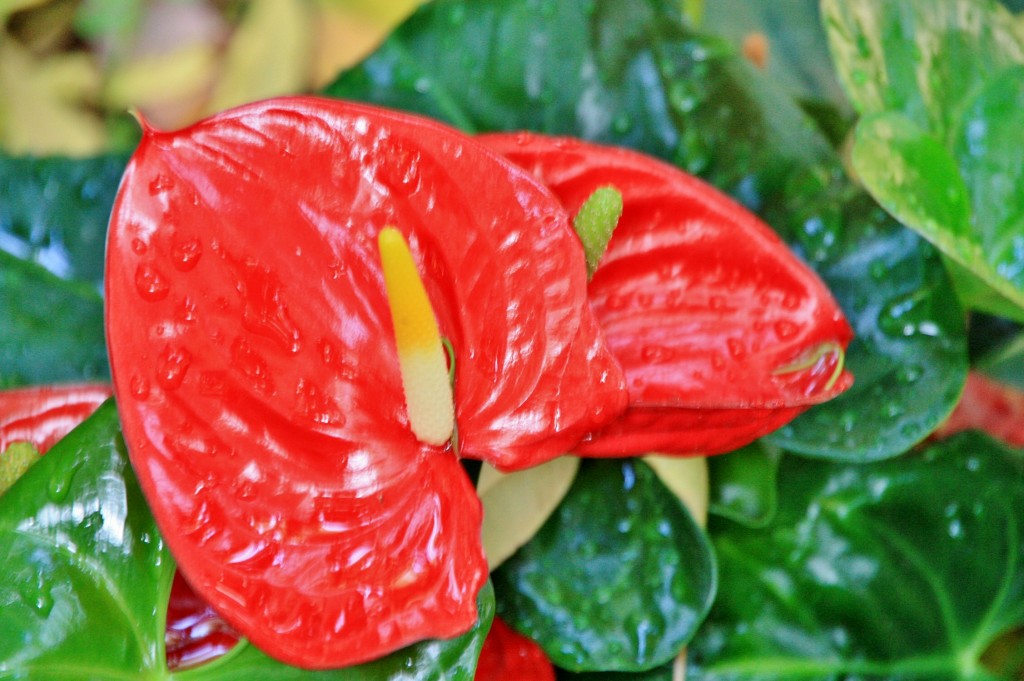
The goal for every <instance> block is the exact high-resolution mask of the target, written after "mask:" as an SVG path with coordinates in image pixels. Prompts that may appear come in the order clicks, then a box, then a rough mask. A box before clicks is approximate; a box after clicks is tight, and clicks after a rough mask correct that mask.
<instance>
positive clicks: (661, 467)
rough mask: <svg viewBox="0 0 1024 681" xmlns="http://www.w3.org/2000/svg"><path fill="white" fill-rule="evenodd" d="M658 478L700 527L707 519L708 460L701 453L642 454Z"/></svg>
mask: <svg viewBox="0 0 1024 681" xmlns="http://www.w3.org/2000/svg"><path fill="white" fill-rule="evenodd" d="M643 460H644V462H645V463H646V464H647V465H648V466H650V467H651V468H653V469H654V472H655V473H657V474H658V477H659V478H660V479H661V481H662V482H663V483H664V484H665V487H668V488H669V489H670V490H671V491H672V492H673V493H674V494H675V495H676V496H677V497H679V500H680V501H682V502H683V505H684V506H686V509H687V510H688V511H689V512H690V515H691V516H693V519H694V520H696V521H697V524H698V525H700V526H701V527H704V526H705V525H707V522H708V462H707V459H705V458H704V457H700V456H662V455H658V454H651V455H648V456H645V457H643Z"/></svg>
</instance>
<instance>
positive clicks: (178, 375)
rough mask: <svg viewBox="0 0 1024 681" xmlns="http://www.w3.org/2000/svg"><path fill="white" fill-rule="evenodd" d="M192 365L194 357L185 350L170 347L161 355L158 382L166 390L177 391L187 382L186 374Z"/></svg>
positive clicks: (157, 374)
mask: <svg viewBox="0 0 1024 681" xmlns="http://www.w3.org/2000/svg"><path fill="white" fill-rule="evenodd" d="M191 363H192V355H190V354H189V353H188V351H187V350H185V349H183V348H174V347H168V348H166V349H165V350H164V351H163V353H162V354H161V355H160V359H159V360H158V364H157V373H156V378H157V381H159V382H160V385H161V386H162V387H163V388H165V389H166V390H175V389H176V388H178V387H179V386H180V385H181V384H182V382H183V381H184V380H185V374H186V372H188V367H189V365H190V364H191Z"/></svg>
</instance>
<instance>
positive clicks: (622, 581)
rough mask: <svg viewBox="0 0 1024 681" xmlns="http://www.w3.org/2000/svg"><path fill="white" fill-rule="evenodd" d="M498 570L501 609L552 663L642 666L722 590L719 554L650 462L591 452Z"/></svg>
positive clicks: (681, 639) (688, 633)
mask: <svg viewBox="0 0 1024 681" xmlns="http://www.w3.org/2000/svg"><path fill="white" fill-rule="evenodd" d="M569 557H572V559H571V560H570V559H569ZM493 579H494V587H495V591H496V593H497V595H498V612H499V615H500V616H501V617H502V618H503V619H505V620H506V621H507V622H508V623H509V624H510V625H511V626H513V627H514V628H516V629H518V630H519V631H521V632H523V633H525V634H526V635H527V636H529V637H530V638H532V639H533V640H535V641H537V642H538V643H539V644H540V646H541V647H542V648H543V649H544V651H545V652H546V653H547V655H548V657H550V658H551V661H552V662H553V663H554V664H556V665H558V666H560V667H563V668H566V669H569V670H572V671H597V670H604V671H642V670H646V669H650V668H652V667H656V666H658V665H662V664H665V663H666V662H668V661H670V660H672V659H673V658H674V657H675V656H676V655H677V654H678V653H679V651H680V650H681V649H682V648H683V646H685V645H686V643H687V642H688V641H689V640H690V638H691V637H692V636H693V635H694V632H695V631H696V629H697V627H698V625H699V624H700V622H701V620H702V619H703V617H704V614H705V613H706V612H707V608H708V607H709V606H710V604H711V600H712V599H713V597H714V592H715V563H714V557H713V556H712V554H711V551H710V546H709V545H708V541H707V538H706V536H705V535H704V533H703V531H702V530H700V528H698V527H697V525H696V523H694V521H693V519H692V518H691V517H690V515H689V514H688V513H687V512H686V510H685V508H684V507H683V506H682V504H681V503H680V502H679V500H678V499H676V497H675V495H673V494H672V493H671V492H669V491H668V490H667V489H666V488H665V487H664V485H662V484H661V482H659V481H658V479H657V476H655V474H654V472H653V471H652V470H651V469H650V468H649V467H648V466H646V465H645V464H644V463H642V462H640V461H637V460H621V461H620V460H591V461H584V462H583V465H582V466H581V467H580V472H579V473H578V475H577V478H576V481H575V482H574V483H573V486H572V488H571V489H570V490H569V493H568V495H567V496H566V498H565V500H564V501H563V502H562V505H561V506H559V508H558V510H557V511H556V512H555V514H554V515H552V517H551V518H549V519H548V521H547V523H545V524H544V526H543V527H541V529H540V531H539V532H538V533H537V535H536V536H535V537H534V538H533V539H532V540H531V541H530V542H529V543H527V544H526V545H525V546H524V547H523V548H521V549H520V550H519V551H518V552H517V553H516V554H515V555H513V556H512V557H511V558H510V559H509V560H508V561H506V562H505V564H504V565H502V567H501V568H500V569H499V570H497V571H496V572H495V573H494V576H493Z"/></svg>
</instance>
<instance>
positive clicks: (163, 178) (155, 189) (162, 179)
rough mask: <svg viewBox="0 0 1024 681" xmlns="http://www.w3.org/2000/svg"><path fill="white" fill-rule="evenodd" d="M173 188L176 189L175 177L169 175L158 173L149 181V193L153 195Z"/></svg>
mask: <svg viewBox="0 0 1024 681" xmlns="http://www.w3.org/2000/svg"><path fill="white" fill-rule="evenodd" d="M171 189H174V179H173V178H172V177H170V176H169V175H163V174H160V175H157V176H156V177H154V178H153V179H152V180H150V182H149V193H150V195H152V196H156V195H157V194H159V193H161V192H166V191H170V190H171Z"/></svg>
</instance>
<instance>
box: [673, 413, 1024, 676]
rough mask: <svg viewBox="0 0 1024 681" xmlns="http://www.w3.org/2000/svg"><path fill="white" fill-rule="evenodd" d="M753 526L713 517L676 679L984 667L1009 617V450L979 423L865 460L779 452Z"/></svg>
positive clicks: (1015, 610) (1018, 489)
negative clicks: (775, 505)
mask: <svg viewBox="0 0 1024 681" xmlns="http://www.w3.org/2000/svg"><path fill="white" fill-rule="evenodd" d="M779 480H780V506H779V512H778V514H777V516H776V518H775V521H774V522H773V523H772V524H771V525H770V526H769V527H767V528H765V529H763V530H754V529H749V528H744V527H742V526H740V525H736V524H732V523H723V524H721V526H720V527H716V528H714V529H713V536H714V539H715V548H716V551H717V554H718V556H719V560H720V564H721V583H720V589H719V597H718V600H717V601H716V603H715V606H714V608H713V609H712V612H711V614H710V615H709V617H708V621H707V622H706V623H705V625H704V627H703V628H702V629H701V632H700V634H699V636H698V637H697V638H696V639H695V640H694V642H693V644H692V645H691V647H690V653H691V658H690V659H691V668H690V675H689V676H688V678H689V679H690V680H691V681H703V680H704V679H714V680H715V681H742V680H750V681H754V680H756V681H799V680H800V679H814V680H815V681H818V680H824V679H828V680H830V681H832V680H836V681H837V680H839V679H871V680H872V681H889V680H892V681H895V680H897V679H899V680H900V681H908V680H911V679H915V680H918V681H946V680H948V681H953V680H968V679H971V680H978V681H981V680H983V679H994V678H996V677H994V676H993V675H991V674H989V673H986V672H985V671H984V670H983V669H982V667H981V665H980V663H979V660H980V659H981V656H982V654H983V652H984V651H985V650H986V648H987V647H988V645H989V643H991V642H992V641H993V640H995V639H996V638H997V637H998V636H999V635H1000V634H1001V633H1003V632H1005V631H1007V630H1009V629H1011V628H1013V627H1015V626H1019V625H1020V624H1021V623H1022V622H1024V521H1022V516H1021V508H1024V455H1022V453H1021V452H1019V451H1015V450H1010V449H1007V448H1005V447H1004V446H1003V445H1000V444H999V443H997V442H995V441H994V440H991V439H989V438H987V437H985V436H984V435H981V434H980V433H967V434H964V435H961V436H958V437H956V438H954V439H951V440H948V441H945V442H943V443H941V444H938V445H933V446H932V447H930V448H929V449H928V450H926V451H925V452H923V453H921V454H919V455H912V456H910V457H909V458H902V459H896V460H890V461H885V462H878V463H874V464H868V465H863V464H862V465H857V466H854V465H841V464H835V463H824V462H813V461H808V460H800V459H798V458H796V457H789V458H787V459H784V460H783V465H782V467H781V470H780V475H779Z"/></svg>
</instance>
